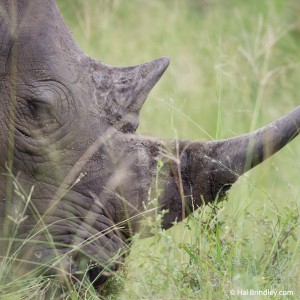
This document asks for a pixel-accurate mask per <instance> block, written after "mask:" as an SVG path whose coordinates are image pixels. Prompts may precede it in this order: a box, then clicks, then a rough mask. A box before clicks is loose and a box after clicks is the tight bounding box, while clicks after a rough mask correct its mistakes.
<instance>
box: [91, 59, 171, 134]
mask: <svg viewBox="0 0 300 300" xmlns="http://www.w3.org/2000/svg"><path fill="white" fill-rule="evenodd" d="M168 65H169V59H168V58H165V57H163V58H159V59H156V60H154V61H152V62H149V63H146V64H143V65H138V66H133V67H113V66H108V65H104V64H102V63H100V62H96V61H93V63H92V80H93V82H94V84H95V87H96V97H97V106H98V111H99V112H100V114H101V116H102V117H104V118H105V119H106V120H107V121H108V122H109V123H111V124H112V125H113V126H115V127H116V128H117V129H118V130H120V131H122V132H134V131H135V130H136V129H137V127H138V118H139V112H140V110H141V108H142V105H143V104H144V102H145V100H146V98H147V96H148V94H149V92H150V91H151V89H152V88H153V87H154V85H155V84H156V83H157V81H158V80H159V79H160V77H161V76H162V74H163V73H164V71H165V70H166V68H167V67H168Z"/></svg>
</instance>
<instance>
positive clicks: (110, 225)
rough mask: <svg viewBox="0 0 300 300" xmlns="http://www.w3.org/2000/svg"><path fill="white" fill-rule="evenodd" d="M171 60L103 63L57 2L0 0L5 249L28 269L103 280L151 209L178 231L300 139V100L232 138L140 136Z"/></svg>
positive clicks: (0, 183) (0, 184) (0, 178)
mask: <svg viewBox="0 0 300 300" xmlns="http://www.w3.org/2000/svg"><path fill="white" fill-rule="evenodd" d="M168 64H169V60H168V59H167V58H159V59H157V60H154V61H152V62H149V63H146V64H143V65H138V66H133V67H113V66H108V65H105V64H103V63H101V62H98V61H96V60H94V59H92V58H90V57H89V56H87V55H86V54H85V53H83V52H82V50H81V49H80V48H79V47H78V45H77V44H76V42H75V41H74V40H73V38H72V36H71V34H70V32H69V30H68V28H67V26H66V24H65V22H64V21H63V19H62V17H61V15H60V13H59V10H58V8H57V6H56V4H55V1H54V0H30V1H29V0H2V1H1V3H0V106H1V107H0V153H1V156H0V200H1V201H0V208H1V209H0V218H1V223H2V224H4V226H3V228H2V232H1V235H2V236H3V237H4V238H3V239H2V240H5V239H6V240H7V241H8V242H7V243H4V242H1V243H2V247H1V248H5V247H6V248H7V247H9V248H11V249H14V250H13V251H14V253H15V256H16V261H20V265H22V268H24V269H25V270H27V269H28V270H31V269H32V268H36V269H38V270H39V271H40V272H43V273H45V274H57V273H59V272H62V273H64V272H65V273H69V274H71V275H72V276H75V277H76V276H77V275H76V274H78V273H79V272H80V270H81V268H83V269H86V267H87V266H90V268H89V276H90V278H91V280H92V281H94V283H95V285H98V284H100V283H102V282H103V281H104V280H105V279H106V277H107V275H108V273H109V272H111V271H114V270H116V269H117V267H118V264H119V263H120V260H121V258H120V257H122V256H121V255H120V253H121V252H120V251H121V249H123V247H124V246H126V245H127V244H128V243H129V241H130V238H131V237H132V235H133V234H135V233H136V232H138V231H139V230H141V228H142V226H141V224H142V223H143V218H144V217H145V216H151V214H153V213H155V212H159V211H162V210H164V211H165V213H164V214H163V221H162V226H163V227H164V228H169V227H171V226H172V224H173V222H175V221H181V220H182V219H184V218H185V217H186V216H187V215H188V214H190V213H192V212H193V211H194V210H196V209H197V208H198V207H199V206H201V205H202V204H203V203H210V202H212V201H215V199H218V200H222V198H223V197H224V195H225V193H226V191H227V190H228V189H229V188H230V187H231V185H232V184H233V183H234V182H235V181H236V180H237V179H238V177H239V176H240V175H242V174H243V173H244V172H246V171H248V170H249V169H251V168H253V167H255V166H256V165H258V164H260V163H261V162H263V161H264V160H265V159H266V158H268V157H269V156H271V155H273V154H274V153H275V152H276V151H278V150H279V149H281V148H282V147H283V146H284V145H286V144H287V143H288V142H290V141H291V140H292V139H293V138H294V137H295V136H297V135H298V133H299V129H300V106H298V107H297V108H296V109H295V110H293V111H292V112H290V113H288V114H287V115H286V116H284V117H283V118H281V119H278V120H277V121H275V122H273V123H272V124H270V125H268V126H266V127H264V128H261V129H259V130H257V131H255V132H252V133H249V134H245V135H242V136H239V137H235V138H232V139H228V140H220V141H209V142H200V141H182V140H164V139H159V138H152V137H146V136H141V135H137V134H136V133H135V131H136V129H137V127H138V119H139V111H140V109H141V107H142V105H143V103H144V101H145V99H146V97H147V95H148V93H149V92H150V90H151V89H152V88H153V86H154V85H155V84H156V82H157V81H158V80H159V79H160V77H161V76H162V74H163V72H164V71H165V69H166V68H167V66H168ZM158 164H159V167H158ZM8 170H10V171H11V173H9V172H10V171H8ZM158 170H159V174H158V176H157V173H158ZM8 173H9V174H10V175H9V174H8ZM14 177H16V178H17V182H18V184H20V186H21V187H22V191H23V192H24V193H25V194H27V195H28V197H27V198H29V199H30V201H27V200H26V199H27V198H26V197H25V198H24V197H23V198H22V197H21V196H20V192H19V193H16V192H15V190H16V181H15V179H14ZM32 187H33V188H32ZM157 188H159V189H161V190H162V192H161V193H156V192H157ZM155 197H157V203H156V205H154V204H153V203H154V202H153V201H152V202H151V199H153V198H155ZM151 205H152V206H151ZM143 230H144V231H145V233H146V234H147V232H146V231H147V229H145V228H144V229H143ZM12 235H13V236H14V243H10V242H9V241H10V238H9V237H11V236H12ZM116 257H117V259H116ZM58 270H60V271H59V272H58Z"/></svg>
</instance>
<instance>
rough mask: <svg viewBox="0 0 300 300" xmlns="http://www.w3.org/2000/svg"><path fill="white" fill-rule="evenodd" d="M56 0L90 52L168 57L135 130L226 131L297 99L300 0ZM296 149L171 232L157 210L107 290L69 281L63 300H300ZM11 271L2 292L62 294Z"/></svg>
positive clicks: (219, 134)
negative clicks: (271, 294) (148, 231)
mask: <svg viewBox="0 0 300 300" xmlns="http://www.w3.org/2000/svg"><path fill="white" fill-rule="evenodd" d="M57 2H58V4H59V6H60V8H61V10H62V13H63V15H64V16H65V18H66V20H67V22H68V24H69V26H70V27H71V30H72V32H73V34H74V36H75V38H76V40H77V41H78V42H79V44H80V46H81V47H82V48H83V49H84V51H85V52H87V53H88V54H89V55H90V56H92V57H95V58H97V59H99V60H101V61H103V62H105V63H107V64H114V65H134V64H139V63H143V62H146V61H149V60H152V59H154V58H156V57H159V56H163V55H166V56H168V57H170V59H171V65H170V67H169V69H168V70H167V72H166V74H165V75H164V76H163V78H162V80H161V82H160V83H159V84H158V85H157V87H156V88H155V89H154V91H153V92H152V93H151V94H150V96H149V99H148V101H147V102H146V103H145V105H144V108H143V110H142V114H141V117H140V127H139V133H140V134H146V135H152V136H160V137H169V138H173V137H178V138H183V139H193V140H200V139H202V140H205V139H206V140H211V139H215V138H227V137H231V136H235V135H237V134H242V133H245V132H248V131H249V130H253V129H256V128H258V127H260V126H263V125H265V124H266V123H268V122H270V121H272V120H274V119H276V118H278V117H280V116H281V115H283V114H285V113H287V112H288V111H289V110H290V109H292V108H293V107H295V106H297V105H299V99H300V89H299V82H300V72H299V69H300V68H299V61H300V51H299V48H300V25H299V16H300V4H298V2H297V1H296V0H286V1H279V0H273V1H260V0H253V1H238V0H227V1H209V0H202V1H196V0H189V1H181V0H172V1H171V0H152V1H146V0H131V1H125V0H123V1H121V0H101V1H99V0H98V1H96V0H86V1H81V0H59V1H57ZM154 120H155V122H154ZM299 157H300V146H299V140H298V139H295V141H293V142H292V143H291V144H290V145H288V146H287V147H286V148H285V149H283V150H282V151H280V152H279V154H276V155H275V156H274V157H272V158H271V159H269V160H268V161H266V162H265V163H263V164H262V165H261V166H259V167H257V168H255V169H254V170H253V171H251V172H249V173H248V174H247V175H244V176H243V177H242V178H241V179H240V180H239V181H238V182H237V183H236V184H235V185H234V187H233V188H232V189H231V191H230V193H229V197H228V201H226V202H224V203H221V204H218V205H217V204H213V205H212V206H211V207H208V206H207V207H203V208H202V209H200V210H199V211H198V212H197V213H195V214H194V215H193V216H190V217H189V218H188V219H187V220H186V221H185V222H182V223H180V224H176V225H175V226H174V227H173V228H172V229H171V230H168V231H164V230H162V229H160V227H159V224H160V221H161V216H160V215H158V216H157V218H156V220H155V222H154V223H152V228H153V230H152V231H153V233H154V236H153V237H152V238H149V239H141V238H140V237H139V235H136V236H135V237H134V241H133V247H132V250H131V253H130V255H129V256H128V257H127V259H126V262H125V266H124V268H122V270H121V271H119V272H118V273H117V274H116V275H115V276H114V277H113V278H112V279H111V280H110V281H109V282H108V283H107V284H106V285H105V286H104V288H103V290H102V291H101V292H102V296H100V295H99V293H97V291H95V290H93V289H92V288H91V287H89V285H88V283H83V285H82V286H69V288H67V290H66V291H65V294H64V298H65V299H97V298H98V297H102V298H105V299H248V298H250V297H251V296H241V295H235V296H234V295H231V293H233V292H235V293H236V292H237V291H241V290H244V291H247V290H248V291H250V290H255V291H265V290H276V291H292V292H293V295H288V296H277V297H276V299H277V298H278V299H298V298H299V297H300V285H299V282H300V272H299V270H300V245H299V237H300V232H299V222H300V219H299V203H300V185H299V174H300V173H299V172H300V160H299ZM7 258H9V255H7ZM10 272H11V269H10V264H9V262H8V263H7V264H6V265H5V266H3V265H2V268H1V273H0V275H1V276H2V277H1V278H0V280H1V286H0V298H1V299H2V298H3V299H43V298H44V299H45V298H46V299H51V298H53V299H55V297H56V296H55V295H56V289H60V288H61V287H59V286H57V285H55V283H53V281H51V282H50V281H46V283H45V282H42V279H41V278H36V279H28V278H21V280H20V279H19V280H18V281H12V283H13V284H11V283H10V284H8V283H5V280H4V278H5V277H7V274H9V273H10ZM34 291H38V292H34ZM232 291H233V292H232ZM263 297H264V296H256V297H255V296H253V297H251V299H263ZM265 298H266V299H267V297H265Z"/></svg>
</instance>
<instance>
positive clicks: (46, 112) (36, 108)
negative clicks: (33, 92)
mask: <svg viewBox="0 0 300 300" xmlns="http://www.w3.org/2000/svg"><path fill="white" fill-rule="evenodd" d="M27 106H28V108H29V111H30V113H31V114H32V116H33V117H34V118H38V119H39V118H47V117H49V116H50V115H51V107H50V105H49V104H48V103H45V102H42V101H36V100H34V101H33V100H30V101H28V102H27Z"/></svg>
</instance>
